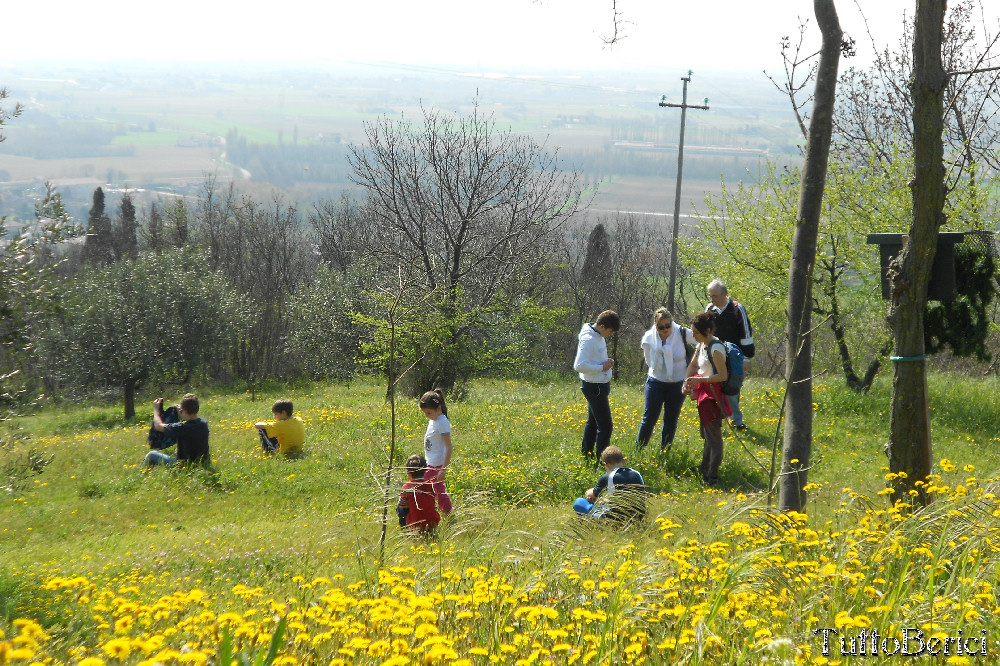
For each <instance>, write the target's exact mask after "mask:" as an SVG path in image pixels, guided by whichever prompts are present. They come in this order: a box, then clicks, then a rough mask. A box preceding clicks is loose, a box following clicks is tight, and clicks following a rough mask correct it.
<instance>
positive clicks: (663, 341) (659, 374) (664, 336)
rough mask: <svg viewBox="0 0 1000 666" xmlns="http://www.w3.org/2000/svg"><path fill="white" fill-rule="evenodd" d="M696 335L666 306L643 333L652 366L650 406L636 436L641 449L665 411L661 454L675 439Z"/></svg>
mask: <svg viewBox="0 0 1000 666" xmlns="http://www.w3.org/2000/svg"><path fill="white" fill-rule="evenodd" d="M693 341H694V338H693V336H692V334H691V329H689V328H687V327H685V326H681V325H679V324H676V323H674V321H673V317H671V316H670V312H669V311H668V310H667V309H666V308H660V309H658V310H657V311H656V312H655V313H654V314H653V327H652V328H650V329H649V330H648V331H646V332H645V334H643V336H642V354H643V356H644V357H645V358H646V365H647V366H649V373H648V375H647V377H646V406H645V409H644V411H643V413H642V422H641V423H640V424H639V434H638V436H637V437H636V438H635V443H636V446H637V447H638V448H639V449H642V448H645V446H646V444H648V443H649V438H650V436H651V435H652V434H653V429H654V428H655V427H656V421H657V420H658V419H659V418H660V412H661V411H662V412H663V431H662V432H661V434H660V453H663V452H665V451H666V450H667V449H669V448H670V446H671V445H672V444H673V442H674V433H675V432H676V431H677V418H678V416H680V413H681V407H682V406H683V405H684V395H683V394H682V393H681V387H682V385H683V383H684V375H685V372H686V370H687V366H688V359H689V357H688V347H687V345H688V344H690V343H693Z"/></svg>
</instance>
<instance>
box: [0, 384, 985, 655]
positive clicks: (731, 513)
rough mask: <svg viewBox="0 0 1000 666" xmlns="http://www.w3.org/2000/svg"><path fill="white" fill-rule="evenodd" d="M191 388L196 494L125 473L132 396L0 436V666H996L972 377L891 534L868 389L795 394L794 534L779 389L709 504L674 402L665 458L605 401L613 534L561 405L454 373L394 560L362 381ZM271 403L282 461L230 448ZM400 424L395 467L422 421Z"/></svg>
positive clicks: (693, 436)
mask: <svg viewBox="0 0 1000 666" xmlns="http://www.w3.org/2000/svg"><path fill="white" fill-rule="evenodd" d="M193 388H194V389H195V390H196V391H197V392H198V393H199V395H200V397H201V398H202V408H201V415H202V416H204V417H205V418H206V419H208V421H209V424H210V428H211V447H212V454H213V459H214V467H215V471H214V473H209V472H206V471H203V470H197V471H181V470H171V469H163V468H157V469H143V468H142V467H141V466H140V465H139V463H140V461H141V459H142V456H143V455H144V453H145V451H146V445H145V439H146V431H147V430H148V418H149V416H150V414H151V409H150V407H149V406H148V405H149V402H148V401H149V400H151V399H152V398H153V397H155V396H148V400H147V402H146V405H147V406H146V407H144V408H142V409H141V410H140V415H139V419H138V421H137V422H131V423H129V422H124V421H123V420H122V419H121V407H120V405H113V404H61V405H58V406H48V407H45V408H42V409H40V410H39V411H38V412H37V413H36V414H33V415H28V416H24V417H22V418H19V419H17V420H15V421H11V422H8V423H6V424H3V429H2V431H0V433H2V439H0V441H2V448H0V488H2V489H3V492H2V493H0V544H2V546H0V664H8V663H11V664H25V665H28V664H63V663H69V664H81V665H83V666H101V665H103V664H106V665H112V664H144V665H145V664H150V665H151V664H185V663H188V664H199V665H200V664H205V663H212V664H220V663H224V664H225V665H226V666H229V664H230V663H232V661H233V659H234V658H235V659H236V661H237V662H239V663H250V662H252V661H253V660H254V658H255V657H256V662H255V663H257V664H261V663H275V664H296V663H310V664H322V665H324V666H326V665H327V664H384V665H402V664H451V665H456V666H457V665H460V664H494V663H497V664H535V663H537V664H626V663H636V664H638V663H646V664H667V663H684V664H761V663H774V664H793V663H803V664H850V663H873V661H872V657H871V655H872V653H873V651H874V650H882V652H878V653H877V654H878V655H882V656H880V657H879V658H878V659H876V660H875V662H874V663H912V662H913V660H914V656H905V655H915V654H917V650H918V649H920V650H922V652H920V653H919V654H920V655H921V661H927V662H930V663H958V664H962V663H997V660H998V657H997V656H996V655H998V654H1000V619H998V617H997V610H998V600H997V597H996V592H995V590H994V583H995V581H996V580H997V576H998V573H1000V499H998V498H997V496H996V495H995V492H996V486H997V480H998V478H1000V412H998V410H997V409H996V406H995V404H994V403H992V400H991V399H990V398H989V397H985V396H994V395H996V394H997V393H998V389H1000V383H998V381H997V380H996V378H990V379H978V380H970V379H969V378H967V377H964V376H963V377H958V376H949V375H937V376H934V377H932V378H931V382H930V391H931V405H932V412H933V413H932V419H933V424H934V452H935V460H936V461H937V463H936V464H935V469H934V476H933V478H932V480H931V481H932V488H931V492H932V495H933V496H934V497H935V500H936V501H935V502H934V503H933V504H932V506H931V507H930V508H929V509H927V510H924V511H922V512H919V513H916V514H909V513H907V512H905V511H899V510H898V508H896V507H894V506H893V501H892V500H893V498H891V497H890V496H888V495H887V494H886V490H885V488H886V483H885V477H886V474H887V471H888V469H887V462H886V458H885V455H884V454H883V445H884V442H885V441H886V439H887V436H888V413H889V390H890V389H889V381H888V379H886V378H883V379H882V380H881V381H880V382H878V383H876V385H875V387H874V388H873V389H872V391H871V393H870V394H868V395H864V396H861V395H856V394H853V393H851V392H850V391H848V390H846V389H845V388H843V387H842V385H841V383H839V382H837V381H836V380H835V379H833V378H830V380H829V381H828V382H827V383H821V384H818V385H817V386H816V391H815V401H816V402H815V417H816V419H815V444H814V449H813V451H814V457H813V461H812V462H813V465H814V466H813V469H812V471H811V476H810V481H811V486H810V501H809V505H808V510H809V515H808V516H805V515H779V514H775V513H773V512H769V511H767V510H766V491H765V487H766V485H767V471H766V468H767V466H768V465H769V464H770V459H771V444H772V441H773V438H774V430H775V427H776V424H777V417H778V409H779V405H780V403H781V387H780V386H779V385H778V384H768V383H766V382H763V381H760V380H758V379H756V378H751V379H750V381H749V382H748V384H747V387H746V390H745V394H744V399H743V411H744V413H745V415H746V418H747V423H748V424H749V425H750V430H749V431H748V432H746V433H738V432H736V431H732V430H730V429H729V428H728V427H726V428H725V429H724V434H725V438H726V452H725V458H724V461H723V466H722V487H721V488H706V487H703V486H702V484H701V483H700V481H699V479H698V477H697V471H696V470H697V466H698V463H699V462H700V455H701V441H700V439H699V437H698V434H697V426H696V420H695V419H696V410H695V409H694V408H693V405H691V404H688V405H686V406H685V409H684V411H683V413H682V416H681V424H680V428H679V432H678V437H677V440H676V441H675V444H674V447H673V450H672V451H670V452H669V453H668V454H667V455H665V456H659V455H658V452H657V450H656V449H657V447H656V446H655V445H654V446H651V447H650V449H647V450H646V451H643V452H637V451H635V450H634V445H633V441H634V437H635V432H636V429H637V427H638V423H639V419H640V416H641V410H642V392H641V387H640V386H639V384H638V383H632V384H628V383H625V382H619V383H618V384H616V386H615V388H614V390H613V392H612V407H613V411H614V419H615V435H614V438H613V443H614V444H616V445H618V446H620V447H621V448H622V449H623V450H624V451H625V452H626V455H627V456H628V464H629V465H631V466H633V467H636V468H637V469H639V470H640V471H641V472H642V473H643V475H644V476H645V477H646V480H647V483H648V484H649V485H651V486H654V487H655V488H656V489H658V490H659V494H658V495H657V496H656V497H655V498H653V500H652V501H651V505H650V519H649V521H648V522H647V524H645V525H641V526H638V527H634V528H632V529H630V530H628V531H619V530H615V529H606V528H603V527H601V526H596V525H594V524H592V523H591V522H589V521H587V520H583V519H576V518H574V516H573V515H572V508H571V506H570V504H571V502H572V500H573V499H574V498H575V497H577V496H579V495H580V494H582V492H583V490H584V489H586V488H587V487H589V486H591V485H593V482H594V481H595V480H596V478H597V476H598V474H597V473H596V471H595V470H594V468H593V467H591V466H588V465H585V464H584V463H583V462H582V460H581V458H580V455H579V435H580V431H581V428H582V424H583V420H584V418H585V405H584V402H583V400H582V397H581V396H580V393H579V389H578V383H576V382H574V381H573V380H572V379H565V380H559V381H556V382H553V383H551V384H530V383H525V382H515V381H480V382H477V383H475V384H474V385H473V386H472V388H471V391H470V395H469V396H468V398H467V399H466V400H464V401H462V402H454V403H451V404H450V405H449V417H450V419H451V422H452V428H453V432H452V439H453V442H454V446H455V454H454V457H453V464H452V469H451V470H450V471H449V476H448V486H449V491H450V492H451V494H452V497H453V500H454V501H455V506H456V511H455V512H454V514H453V515H452V516H451V517H450V518H449V519H447V520H446V521H445V522H444V523H442V525H441V526H440V527H439V529H438V530H437V533H436V534H435V535H434V536H433V538H427V539H423V538H418V539H415V538H409V537H407V536H405V535H403V534H401V533H400V530H399V529H398V528H397V527H396V521H395V513H394V511H393V509H392V507H391V506H390V507H389V509H388V518H389V529H388V539H387V541H386V543H385V545H384V548H383V549H380V547H379V536H380V530H381V523H380V521H381V519H382V515H383V488H382V485H383V482H384V477H385V466H386V462H387V459H388V446H389V433H390V412H389V406H388V404H387V403H386V402H385V400H384V394H385V390H384V387H381V386H379V385H378V384H377V383H376V382H374V381H359V382H356V383H352V384H350V385H349V386H345V385H321V384H302V385H297V386H294V387H278V386H274V387H270V388H269V389H266V390H264V391H262V392H260V393H259V394H258V395H257V400H256V401H251V396H250V394H249V393H240V392H235V391H229V392H227V391H223V390H212V389H205V388H202V387H193ZM182 392H183V391H179V392H178V395H175V396H169V395H168V396H166V397H167V400H168V401H171V400H176V399H177V398H178V397H179V394H180V393H182ZM285 396H287V397H291V398H292V399H293V400H294V401H295V406H296V412H297V413H298V414H299V415H300V416H302V418H303V419H304V420H305V422H306V427H307V433H308V440H307V453H306V455H305V457H304V458H302V459H300V460H282V459H276V458H265V457H263V456H262V455H261V454H260V453H259V446H258V443H257V437H256V435H255V433H254V431H253V429H252V424H253V422H255V421H256V420H259V419H261V418H267V417H269V407H270V404H271V402H272V401H273V400H274V399H276V398H278V397H285ZM397 412H398V422H397V436H398V441H399V447H398V450H397V461H400V460H402V459H405V456H406V455H408V454H409V453H413V452H417V451H419V450H420V449H421V447H422V434H423V431H424V428H425V427H426V419H425V418H424V417H423V415H422V413H421V412H420V410H419V409H418V408H417V406H416V404H415V402H414V401H412V400H400V401H399V402H398V405H397ZM657 436H658V433H657V434H656V435H654V441H655V440H656V437H657ZM779 456H780V454H779ZM401 482H402V480H401V478H400V473H399V472H398V471H397V472H396V473H395V474H394V475H393V478H392V484H391V487H390V488H389V495H390V497H391V501H392V502H393V503H394V502H395V497H396V494H397V493H398V487H399V485H400V484H401ZM823 630H827V631H825V632H824V631H823ZM873 631H876V632H877V633H878V636H879V638H878V639H877V640H876V641H875V642H874V643H872V642H871V636H872V632H873ZM824 637H825V638H826V639H828V649H826V650H824ZM904 638H908V639H909V640H908V642H903V639H904ZM883 639H887V641H886V640H883ZM855 640H856V641H857V642H855ZM918 640H919V642H918ZM879 641H882V642H881V643H879ZM893 641H896V642H895V643H893ZM862 643H864V644H865V645H866V646H867V649H868V652H867V653H866V654H865V655H864V656H862V654H859V649H861V648H860V646H861V644H862ZM872 646H874V647H872ZM894 647H895V649H896V651H895V656H887V655H889V654H890V653H891V652H892V650H893V648H894ZM269 649H271V650H272V651H271V652H268V650H269ZM971 653H975V654H971ZM980 653H986V654H987V655H992V656H985V657H984V656H982V654H980ZM233 655H235V657H233ZM935 655H936V656H935ZM241 660H242V661H241Z"/></svg>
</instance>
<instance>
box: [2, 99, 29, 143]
mask: <svg viewBox="0 0 1000 666" xmlns="http://www.w3.org/2000/svg"><path fill="white" fill-rule="evenodd" d="M9 94H10V93H9V92H8V91H7V89H6V88H0V102H3V101H4V100H5V99H7V97H8V95H9ZM23 110H24V107H23V106H21V104H20V102H18V103H17V104H15V105H14V108H13V109H9V110H8V109H5V108H3V106H0V127H3V126H4V125H5V124H7V121H8V120H11V119H13V118H17V117H18V116H19V115H21V112H22V111H23ZM6 138H7V137H6V136H4V134H3V133H2V132H0V142H3V140H4V139H6Z"/></svg>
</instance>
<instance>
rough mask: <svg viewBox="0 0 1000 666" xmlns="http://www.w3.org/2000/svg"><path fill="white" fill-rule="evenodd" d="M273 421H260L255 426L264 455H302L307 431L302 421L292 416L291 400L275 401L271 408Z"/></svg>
mask: <svg viewBox="0 0 1000 666" xmlns="http://www.w3.org/2000/svg"><path fill="white" fill-rule="evenodd" d="M271 413H272V414H274V420H273V421H258V422H257V423H255V424H253V425H254V427H255V428H257V432H258V433H259V434H260V445H261V448H263V449H264V453H280V454H281V455H283V456H285V457H294V456H297V455H299V454H301V453H302V442H304V441H305V438H306V429H305V426H304V425H303V424H302V419H300V418H299V417H298V416H292V401H291V400H285V399H282V400H275V402H274V404H273V405H272V406H271Z"/></svg>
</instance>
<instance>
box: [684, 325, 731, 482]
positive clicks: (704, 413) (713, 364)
mask: <svg viewBox="0 0 1000 666" xmlns="http://www.w3.org/2000/svg"><path fill="white" fill-rule="evenodd" d="M715 318H716V314H715V313H714V312H702V313H701V314H699V315H697V316H696V317H695V318H694V319H693V320H692V321H691V330H692V332H693V333H694V339H695V341H696V342H697V343H698V347H697V348H696V349H695V354H694V356H693V357H692V358H691V363H690V364H689V365H688V369H687V378H686V379H685V380H684V388H683V389H682V391H683V392H684V393H685V394H687V395H690V396H691V399H692V400H694V401H696V402H697V403H698V420H699V421H700V423H701V437H702V439H704V440H705V447H704V449H703V451H702V455H701V468H700V471H701V477H702V479H704V480H705V483H707V484H708V485H715V484H717V483H718V482H719V466H720V465H721V464H722V448H723V445H722V419H723V418H725V417H729V416H731V415H732V408H731V407H730V406H729V402H728V401H727V400H726V399H725V396H724V395H723V394H722V391H721V389H720V385H721V384H722V382H724V381H726V379H727V378H728V376H729V374H728V372H727V370H726V346H725V345H724V344H722V341H721V340H719V338H717V337H715V335H714V332H715Z"/></svg>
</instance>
